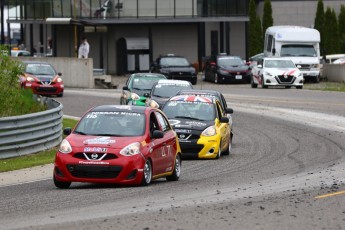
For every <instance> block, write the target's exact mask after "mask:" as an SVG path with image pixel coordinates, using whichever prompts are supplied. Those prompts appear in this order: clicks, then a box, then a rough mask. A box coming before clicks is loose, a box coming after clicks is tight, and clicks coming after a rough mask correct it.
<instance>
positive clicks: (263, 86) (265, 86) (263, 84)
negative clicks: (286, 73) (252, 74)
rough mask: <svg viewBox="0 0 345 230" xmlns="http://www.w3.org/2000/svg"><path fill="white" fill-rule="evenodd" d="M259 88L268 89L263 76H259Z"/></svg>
mask: <svg viewBox="0 0 345 230" xmlns="http://www.w3.org/2000/svg"><path fill="white" fill-rule="evenodd" d="M261 87H262V88H263V89H267V88H268V86H267V85H266V84H265V79H264V77H263V76H261Z"/></svg>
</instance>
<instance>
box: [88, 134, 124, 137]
mask: <svg viewBox="0 0 345 230" xmlns="http://www.w3.org/2000/svg"><path fill="white" fill-rule="evenodd" d="M93 135H94V136H105V137H122V135H117V134H111V133H97V134H93Z"/></svg>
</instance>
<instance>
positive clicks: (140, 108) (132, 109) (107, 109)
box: [90, 105, 152, 113]
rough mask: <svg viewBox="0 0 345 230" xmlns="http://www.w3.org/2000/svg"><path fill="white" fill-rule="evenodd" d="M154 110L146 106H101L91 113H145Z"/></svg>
mask: <svg viewBox="0 0 345 230" xmlns="http://www.w3.org/2000/svg"><path fill="white" fill-rule="evenodd" d="M148 109H152V108H150V107H145V106H131V105H99V106H96V107H94V108H92V109H91V110H90V112H116V111H120V112H132V113H145V111H146V110H148Z"/></svg>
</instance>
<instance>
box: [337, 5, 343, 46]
mask: <svg viewBox="0 0 345 230" xmlns="http://www.w3.org/2000/svg"><path fill="white" fill-rule="evenodd" d="M344 25H345V5H341V6H340V13H339V16H338V27H339V39H340V42H339V53H345V26H344Z"/></svg>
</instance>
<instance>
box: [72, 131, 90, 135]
mask: <svg viewBox="0 0 345 230" xmlns="http://www.w3.org/2000/svg"><path fill="white" fill-rule="evenodd" d="M74 133H76V134H80V135H87V134H86V133H84V132H80V131H74Z"/></svg>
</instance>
